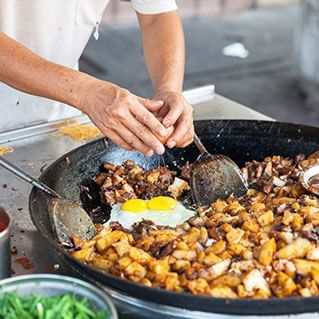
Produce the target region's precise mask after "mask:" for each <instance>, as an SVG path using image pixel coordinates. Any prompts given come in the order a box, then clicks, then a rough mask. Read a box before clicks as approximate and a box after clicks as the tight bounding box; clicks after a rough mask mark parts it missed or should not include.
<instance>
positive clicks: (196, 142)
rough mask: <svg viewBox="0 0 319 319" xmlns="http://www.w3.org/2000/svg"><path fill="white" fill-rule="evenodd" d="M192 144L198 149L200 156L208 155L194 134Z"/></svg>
mask: <svg viewBox="0 0 319 319" xmlns="http://www.w3.org/2000/svg"><path fill="white" fill-rule="evenodd" d="M194 144H195V145H196V147H197V148H198V150H199V151H200V153H201V154H202V155H204V154H205V155H209V153H208V151H207V149H206V147H205V146H204V144H203V143H202V141H201V140H200V139H199V137H198V136H197V134H196V133H195V134H194Z"/></svg>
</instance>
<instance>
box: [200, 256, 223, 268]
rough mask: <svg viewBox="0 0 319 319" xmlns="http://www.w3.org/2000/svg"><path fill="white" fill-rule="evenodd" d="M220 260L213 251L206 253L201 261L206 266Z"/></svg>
mask: <svg viewBox="0 0 319 319" xmlns="http://www.w3.org/2000/svg"><path fill="white" fill-rule="evenodd" d="M222 261H223V260H222V259H221V258H220V257H218V256H216V255H215V254H214V253H209V254H208V255H206V256H205V258H204V260H203V263H204V264H205V265H206V266H211V265H214V264H217V263H220V262H222Z"/></svg>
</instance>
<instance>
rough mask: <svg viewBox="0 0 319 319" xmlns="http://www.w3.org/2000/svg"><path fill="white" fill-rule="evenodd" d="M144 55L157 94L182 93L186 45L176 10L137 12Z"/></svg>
mask: <svg viewBox="0 0 319 319" xmlns="http://www.w3.org/2000/svg"><path fill="white" fill-rule="evenodd" d="M138 17H139V22H140V26H141V32H142V41H143V48H144V55H145V60H146V64H147V67H148V71H149V73H150V77H151V80H152V84H153V88H154V91H155V93H157V92H162V91H175V92H181V91H182V87H183V78H184V66H185V44H184V33H183V28H182V24H181V21H180V19H179V17H178V14H177V12H169V13H163V14H158V15H141V14H139V15H138Z"/></svg>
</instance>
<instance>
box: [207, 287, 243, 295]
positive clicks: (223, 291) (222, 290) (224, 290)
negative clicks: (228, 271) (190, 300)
mask: <svg viewBox="0 0 319 319" xmlns="http://www.w3.org/2000/svg"><path fill="white" fill-rule="evenodd" d="M209 294H210V295H211V296H212V297H215V298H237V294H236V293H235V292H234V291H233V290H232V289H231V288H229V287H227V286H217V287H213V288H211V289H209Z"/></svg>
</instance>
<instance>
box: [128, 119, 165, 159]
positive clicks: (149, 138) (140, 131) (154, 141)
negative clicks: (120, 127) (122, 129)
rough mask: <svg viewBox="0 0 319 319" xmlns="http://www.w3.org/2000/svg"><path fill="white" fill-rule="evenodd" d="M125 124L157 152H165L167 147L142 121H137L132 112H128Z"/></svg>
mask: <svg viewBox="0 0 319 319" xmlns="http://www.w3.org/2000/svg"><path fill="white" fill-rule="evenodd" d="M125 126H126V127H127V128H128V129H129V130H130V131H131V132H132V133H134V134H135V136H136V137H137V138H138V139H139V140H141V141H143V143H144V144H146V145H147V147H148V148H149V149H152V150H154V151H155V152H156V153H157V154H163V153H164V152H165V147H164V146H163V144H162V143H161V142H160V141H159V139H158V138H156V136H154V134H153V133H152V132H151V131H150V130H149V129H148V128H147V127H146V126H145V125H144V124H142V123H141V122H139V121H137V120H136V119H135V118H134V117H133V116H132V115H131V114H128V116H127V121H126V122H125Z"/></svg>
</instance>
